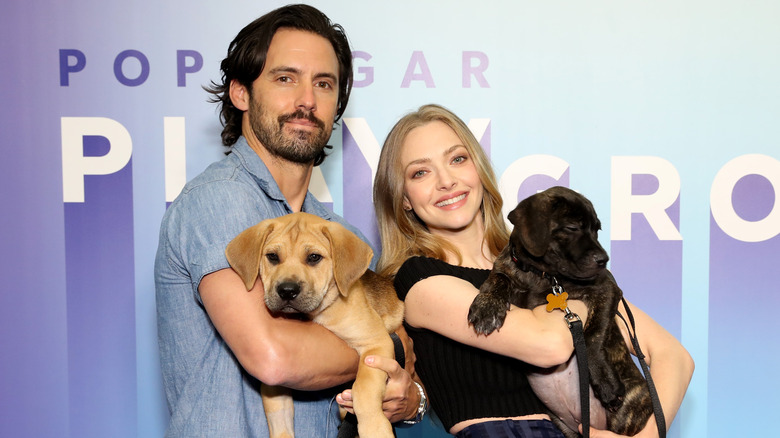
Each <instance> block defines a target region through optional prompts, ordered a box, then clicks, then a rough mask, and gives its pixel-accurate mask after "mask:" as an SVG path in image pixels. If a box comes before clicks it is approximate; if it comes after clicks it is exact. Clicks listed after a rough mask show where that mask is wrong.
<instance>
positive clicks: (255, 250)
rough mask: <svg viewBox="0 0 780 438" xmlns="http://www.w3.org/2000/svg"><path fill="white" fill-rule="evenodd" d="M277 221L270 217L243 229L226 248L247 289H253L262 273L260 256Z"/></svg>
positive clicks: (232, 264)
mask: <svg viewBox="0 0 780 438" xmlns="http://www.w3.org/2000/svg"><path fill="white" fill-rule="evenodd" d="M274 225H275V222H274V221H272V220H270V219H268V220H264V221H262V222H260V223H259V224H257V225H255V226H253V227H249V228H247V229H246V230H244V231H242V232H241V233H240V234H239V235H238V236H236V237H235V239H233V240H231V241H230V243H228V245H227V248H225V256H226V257H227V260H228V263H230V267H232V268H233V270H234V271H236V272H237V273H238V276H239V277H241V280H243V281H244V286H246V290H250V289H252V287H254V285H255V280H257V275H258V274H259V273H260V258H261V257H262V256H263V248H264V247H265V241H266V239H267V238H268V236H269V235H270V234H271V231H273V229H274Z"/></svg>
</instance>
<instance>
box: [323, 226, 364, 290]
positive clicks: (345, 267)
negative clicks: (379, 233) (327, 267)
mask: <svg viewBox="0 0 780 438" xmlns="http://www.w3.org/2000/svg"><path fill="white" fill-rule="evenodd" d="M322 232H323V234H324V235H325V237H326V238H327V239H328V240H329V241H330V254H331V256H332V257H333V277H334V279H335V280H336V286H337V287H338V288H339V293H341V295H344V296H346V295H347V293H348V291H349V289H350V288H351V287H352V284H354V283H355V281H357V279H358V278H360V276H361V275H363V273H364V272H366V269H368V267H369V265H371V257H373V256H374V251H373V250H372V249H371V247H370V246H369V245H368V244H367V243H366V242H363V241H362V240H360V238H359V237H358V236H356V235H355V234H354V233H352V232H351V231H349V230H347V229H346V228H344V227H343V226H341V224H338V223H336V222H329V223H328V224H327V225H325V226H323V229H322Z"/></svg>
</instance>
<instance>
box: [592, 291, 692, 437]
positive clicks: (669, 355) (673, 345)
mask: <svg viewBox="0 0 780 438" xmlns="http://www.w3.org/2000/svg"><path fill="white" fill-rule="evenodd" d="M628 305H629V308H630V310H631V313H632V314H633V315H634V321H635V322H636V337H637V339H638V340H639V348H641V349H642V352H643V353H644V354H645V356H646V360H647V364H648V365H649V366H650V372H651V374H652V378H653V383H655V387H656V390H657V392H658V398H659V400H660V402H661V406H662V407H663V411H664V418H665V420H666V428H667V430H668V429H669V427H671V425H672V421H673V420H674V417H675V416H676V415H677V411H678V410H679V409H680V404H681V403H682V401H683V397H684V396H685V392H686V391H687V390H688V384H689V383H690V381H691V376H693V369H694V364H693V359H692V358H691V355H690V354H688V351H687V350H686V349H685V348H684V347H683V346H682V344H680V342H679V341H677V339H676V338H675V337H674V336H672V335H671V334H670V333H669V332H667V331H666V330H665V329H664V328H663V327H661V325H660V324H658V323H657V322H655V321H654V320H653V319H652V318H651V317H650V316H648V315H647V314H646V313H645V312H643V311H641V310H640V309H638V308H637V307H636V306H634V305H633V304H631V303H629V304H628ZM618 310H619V311H620V313H621V314H622V315H624V316H625V315H626V310H625V308H624V307H623V304H622V303H621V304H620V307H619V309H618ZM618 326H619V327H620V329H621V331H622V332H623V337H624V338H625V341H626V345H628V348H629V350H631V353H632V354H634V355H636V352H635V351H634V346H633V344H632V343H631V339H630V337H629V335H628V329H627V328H626V325H625V324H623V321H621V320H618ZM590 436H591V437H593V438H614V437H620V436H621V435H617V434H614V433H612V432H608V431H602V430H596V429H591V434H590ZM634 437H640V438H649V437H654V438H655V437H658V426H657V425H656V422H655V416H651V417H650V420H648V422H647V425H646V426H645V428H644V429H642V430H641V431H640V432H639V433H638V434H636V435H634Z"/></svg>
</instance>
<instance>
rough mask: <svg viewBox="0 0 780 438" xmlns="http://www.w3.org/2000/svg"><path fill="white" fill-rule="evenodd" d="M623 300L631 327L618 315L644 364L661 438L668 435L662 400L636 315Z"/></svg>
mask: <svg viewBox="0 0 780 438" xmlns="http://www.w3.org/2000/svg"><path fill="white" fill-rule="evenodd" d="M622 300H623V307H625V308H626V315H627V316H628V320H629V321H631V326H630V327H629V324H628V322H626V319H625V318H623V315H621V314H620V312H618V314H617V315H618V316H619V317H620V319H622V320H623V323H624V324H625V325H626V329H627V330H628V337H629V338H631V343H632V344H633V345H634V352H635V353H636V358H637V359H638V360H639V365H641V366H642V372H643V373H644V375H645V380H646V381H647V389H648V390H649V391H650V399H651V400H652V402H653V413H654V414H655V424H656V426H658V436H659V437H660V438H665V437H666V418H665V417H664V410H663V408H662V407H661V400H660V399H659V398H658V392H657V391H656V389H655V384H654V383H653V377H652V376H651V375H650V367H649V366H648V365H647V362H646V361H645V355H644V353H642V350H641V349H640V348H639V340H638V339H637V337H636V324H635V323H634V315H633V314H632V313H631V309H629V308H628V303H627V302H626V299H625V298H622Z"/></svg>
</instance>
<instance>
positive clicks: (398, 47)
mask: <svg viewBox="0 0 780 438" xmlns="http://www.w3.org/2000/svg"><path fill="white" fill-rule="evenodd" d="M282 4H284V3H283V2H277V1H261V0H256V1H246V0H225V1H183V0H164V1H151V0H136V1H132V2H130V1H125V2H118V1H117V2H104V1H97V0H74V1H68V2H61V1H54V0H44V1H37V2H22V1H14V0H12V1H11V2H6V4H5V5H4V8H3V9H4V10H3V13H2V15H0V57H1V60H2V62H0V79H2V82H1V84H0V102H2V105H3V109H2V117H0V127H1V128H2V129H0V145H1V147H2V158H0V211H1V212H2V213H0V218H2V222H1V223H0V225H2V226H1V227H0V255H1V256H2V262H1V263H0V274H1V278H2V285H1V286H0V348H1V349H2V354H0V371H1V372H0V436H9V437H73V438H83V437H156V436H162V435H163V434H164V431H165V427H166V424H167V421H168V412H167V407H166V404H165V401H164V396H163V391H162V388H161V378H160V370H159V357H158V353H157V338H156V322H155V298H154V283H153V272H152V271H153V270H152V267H153V259H154V254H155V251H156V247H157V233H158V230H159V224H160V219H161V217H162V214H163V212H164V211H165V208H166V206H167V205H168V204H169V203H170V202H171V201H172V200H173V199H174V198H175V196H176V195H177V193H178V192H179V190H180V189H181V187H182V185H183V184H184V183H185V182H186V181H187V180H188V179H191V178H192V177H194V176H195V175H197V174H198V173H199V172H200V171H202V170H203V169H204V168H205V167H206V166H207V165H208V164H209V163H211V162H213V161H216V160H218V159H220V158H221V157H222V156H223V148H222V147H221V145H220V137H219V133H220V130H221V127H220V125H219V122H218V115H217V108H216V106H215V105H213V104H210V103H208V102H207V99H208V95H207V93H206V92H205V91H204V90H203V87H204V86H207V85H208V84H209V83H210V81H212V80H218V79H219V77H220V72H219V63H220V61H221V60H222V58H223V57H224V55H225V53H226V50H227V47H228V44H229V43H230V41H231V40H232V39H233V37H234V36H235V34H236V33H237V32H238V31H239V30H240V29H241V28H242V27H243V26H244V25H246V24H247V23H249V22H250V21H252V20H254V19H255V18H256V17H258V16H260V15H262V14H264V13H265V12H267V11H269V10H271V9H274V8H276V7H278V6H281V5H282ZM312 4H313V5H314V6H317V7H319V8H320V9H322V10H323V11H324V12H325V13H326V14H327V15H329V16H330V17H331V18H332V19H333V20H334V21H335V22H337V23H340V24H342V25H343V26H344V28H345V29H346V31H347V34H348V36H349V38H350V41H351V44H352V47H353V50H354V52H353V56H354V59H355V87H354V90H353V93H352V97H351V100H350V103H349V107H348V109H347V111H346V114H345V115H344V118H343V120H342V121H341V123H340V125H339V127H338V128H337V129H336V130H334V134H333V137H332V138H331V144H332V145H333V146H334V149H333V152H332V154H331V156H330V157H329V158H328V159H327V160H326V161H325V163H324V164H323V165H322V166H321V167H320V168H318V169H317V170H316V171H315V174H314V178H313V186H312V191H313V192H314V193H315V195H316V196H317V197H318V198H319V199H320V200H321V201H323V202H325V203H327V204H328V205H330V206H331V207H332V209H333V210H334V211H336V212H337V213H339V214H341V215H343V216H344V217H345V218H346V219H347V220H349V221H350V222H352V223H353V224H355V225H357V226H359V227H360V228H361V229H362V230H363V232H364V233H365V234H366V235H367V236H370V238H372V239H373V240H374V242H375V243H377V244H378V238H377V233H376V230H375V225H374V217H373V209H372V206H371V185H372V179H373V174H374V172H375V167H376V162H377V159H378V156H379V149H380V146H381V144H382V142H383V141H384V137H385V135H386V134H387V132H388V131H389V129H390V128H391V127H392V125H393V124H394V123H395V121H396V120H397V119H398V118H399V117H400V116H402V115H403V114H404V113H406V112H408V111H410V110H413V109H415V108H417V107H419V106H420V105H422V104H425V103H438V104H441V105H444V106H446V107H448V108H450V109H452V110H453V111H454V112H456V113H457V114H458V115H460V116H461V117H462V118H463V119H464V120H465V121H466V122H467V123H468V124H469V127H470V128H471V129H472V131H473V132H474V133H475V134H476V136H477V138H479V139H480V140H481V143H482V145H483V147H484V148H485V149H486V150H487V151H488V153H489V155H490V157H491V159H492V162H493V164H494V166H495V168H496V171H497V174H498V176H499V177H500V185H501V191H502V194H503V196H504V200H505V203H506V204H507V211H508V209H511V207H513V206H514V204H515V203H516V202H517V201H518V200H520V199H522V198H523V197H525V196H527V195H529V194H531V193H534V192H535V191H537V190H540V189H544V188H546V187H549V186H551V185H565V186H569V187H571V188H573V189H575V190H577V191H579V192H581V193H583V194H585V195H586V196H588V197H589V198H590V199H591V200H592V201H593V202H594V204H595V206H596V208H597V211H598V212H599V215H600V217H601V220H602V223H603V232H602V234H601V236H600V237H601V239H602V241H603V243H604V245H605V247H606V248H608V249H609V250H610V253H611V256H612V261H611V262H610V267H611V269H612V271H613V272H614V274H615V276H616V277H617V279H618V282H619V283H620V284H621V286H622V288H623V290H624V291H625V294H626V296H627V297H628V298H629V300H631V301H633V302H634V303H636V304H637V305H639V306H640V307H641V308H642V309H644V310H645V311H646V312H648V313H649V314H650V315H651V316H653V317H654V318H655V319H656V320H657V321H659V322H660V323H661V324H662V325H663V326H664V327H666V328H667V329H668V330H669V331H670V332H671V333H673V334H674V335H675V336H676V337H678V339H680V340H681V342H682V343H683V344H684V345H685V347H686V348H687V349H688V350H689V351H690V352H691V354H692V355H693V357H694V359H695V361H696V372H695V374H694V378H693V381H692V383H691V386H690V388H689V391H688V394H687V396H686V399H685V402H684V404H683V406H682V408H681V410H680V412H679V415H678V417H677V419H676V421H675V424H674V425H673V427H672V430H671V433H670V435H671V436H673V437H684V438H698V437H704V436H707V437H733V436H760V435H764V432H763V431H764V425H763V422H762V421H756V419H771V418H774V416H775V415H776V413H775V410H776V408H777V406H778V405H777V402H776V401H775V395H776V394H777V393H778V392H780V381H778V379H773V378H771V371H769V372H768V371H767V368H770V369H771V367H773V365H774V364H776V363H778V361H780V351H778V349H777V348H776V347H775V346H774V342H773V341H772V339H774V336H773V335H774V333H775V332H776V331H777V328H778V323H777V318H776V317H775V315H774V309H776V308H777V307H778V306H780V295H779V294H778V293H777V292H778V286H777V280H775V278H774V277H775V275H776V274H777V268H776V266H777V261H776V259H777V258H778V255H780V237H778V233H779V232H780V207H779V206H778V202H777V199H778V191H779V190H780V129H778V120H780V81H779V80H778V78H780V52H779V51H778V47H779V46H780V27H778V26H777V23H778V20H780V4H778V3H777V2H772V1H752V2H744V1H738V0H721V1H707V2H705V1H695V0H677V1H665V0H662V1H652V2H650V1H638V0H622V1H617V0H595V1H590V2H582V1H570V0H521V1H512V2H509V1H504V2H502V1H493V0H483V1H478V2H474V1H445V0H441V1H407V0H395V1H376V2H360V1H315V2H312ZM745 420H747V421H745ZM399 435H403V436H412V437H422V436H444V434H443V433H442V432H440V431H436V426H435V425H433V424H426V425H424V426H419V427H415V428H411V429H407V430H404V431H401V432H400V433H399Z"/></svg>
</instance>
